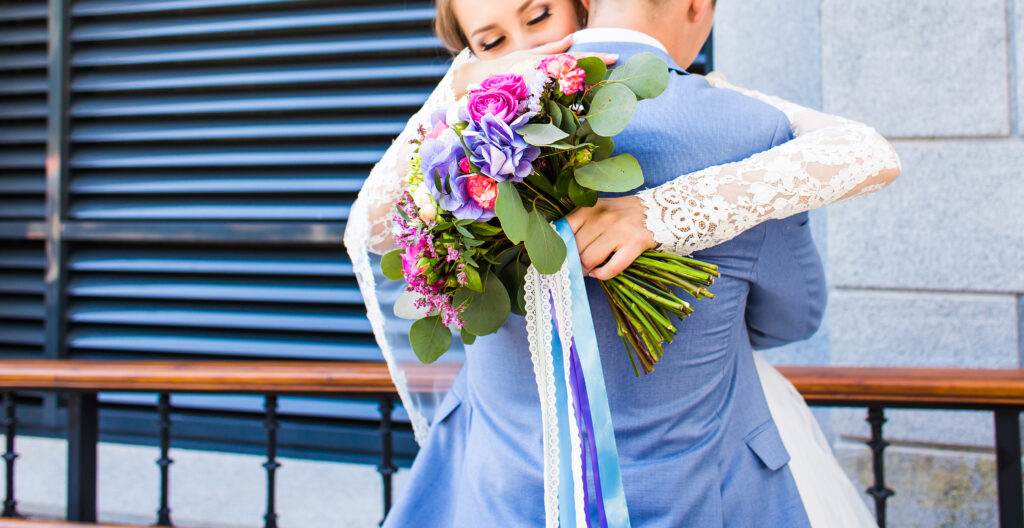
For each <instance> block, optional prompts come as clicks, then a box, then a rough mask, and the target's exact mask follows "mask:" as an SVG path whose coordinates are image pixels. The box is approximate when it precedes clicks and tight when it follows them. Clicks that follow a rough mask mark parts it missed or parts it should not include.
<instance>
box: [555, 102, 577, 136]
mask: <svg viewBox="0 0 1024 528" xmlns="http://www.w3.org/2000/svg"><path fill="white" fill-rule="evenodd" d="M561 109H562V124H561V125H559V128H561V129H562V130H564V131H566V132H567V133H569V134H570V135H571V134H575V133H576V129H577V128H579V126H580V121H579V119H576V114H574V113H572V110H569V108H567V107H565V106H562V107H561Z"/></svg>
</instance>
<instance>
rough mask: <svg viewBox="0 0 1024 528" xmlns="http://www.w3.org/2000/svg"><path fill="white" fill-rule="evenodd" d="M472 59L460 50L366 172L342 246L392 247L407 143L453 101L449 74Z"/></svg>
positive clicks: (377, 250)
mask: <svg viewBox="0 0 1024 528" xmlns="http://www.w3.org/2000/svg"><path fill="white" fill-rule="evenodd" d="M472 60H476V58H475V57H474V56H473V55H472V53H470V51H469V48H466V49H464V50H462V52H461V53H459V54H458V55H457V56H456V57H455V59H454V60H453V61H452V65H451V67H450V68H449V69H448V73H446V74H445V76H444V77H443V78H442V79H441V82H440V83H438V85H437V88H435V89H434V91H433V92H432V93H431V94H430V96H429V97H428V98H427V101H426V102H425V103H424V104H423V107H422V108H420V109H419V111H417V112H416V113H415V114H413V116H412V117H411V118H410V119H409V122H408V123H407V124H406V125H405V129H404V130H402V133H401V134H399V135H398V137H397V138H396V139H395V140H394V142H392V143H391V146H389V147H388V149H387V151H385V152H384V156H383V157H382V158H381V160H380V161H379V162H377V164H376V165H374V166H373V169H372V170H370V175H369V176H368V177H367V178H366V181H365V182H364V183H363V188H362V189H361V190H360V191H359V196H357V197H356V201H355V203H353V204H352V209H351V211H350V212H349V222H348V226H346V228H345V245H347V246H349V247H358V245H361V244H365V245H366V246H367V247H368V248H369V250H370V251H372V252H373V253H377V254H383V253H386V252H387V251H388V250H390V249H393V248H394V242H393V241H392V239H391V225H392V220H391V219H392V216H393V215H394V212H395V210H394V209H395V208H394V205H395V203H396V202H397V201H398V199H399V198H400V197H401V196H402V192H403V191H404V190H405V183H404V181H403V179H404V177H405V171H406V169H407V166H406V163H407V162H408V161H409V157H410V156H411V155H412V151H413V149H414V146H413V145H412V144H411V143H410V140H412V139H414V138H415V137H416V135H417V134H418V131H419V128H420V127H421V126H429V124H430V123H428V121H429V120H430V115H431V114H433V113H434V112H435V111H436V110H439V109H442V108H446V107H447V106H449V105H451V104H452V103H454V102H455V90H454V87H453V86H452V75H453V72H454V71H455V70H456V69H457V68H458V67H459V66H462V65H463V64H465V63H467V62H469V61H472ZM351 244H357V246H352V245H351Z"/></svg>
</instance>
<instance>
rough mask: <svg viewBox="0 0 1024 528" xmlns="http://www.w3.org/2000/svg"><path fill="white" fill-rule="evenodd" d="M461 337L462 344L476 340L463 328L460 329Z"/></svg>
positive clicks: (470, 343)
mask: <svg viewBox="0 0 1024 528" xmlns="http://www.w3.org/2000/svg"><path fill="white" fill-rule="evenodd" d="M459 337H461V338H462V344H463V345H472V344H473V343H474V342H476V336H475V335H473V334H471V333H469V332H467V331H466V329H465V328H463V329H462V333H461V334H460V335H459Z"/></svg>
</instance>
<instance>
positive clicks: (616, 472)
mask: <svg viewBox="0 0 1024 528" xmlns="http://www.w3.org/2000/svg"><path fill="white" fill-rule="evenodd" d="M555 230H556V231H557V232H558V235H559V236H560V237H562V240H563V241H564V242H565V246H566V260H567V263H568V268H569V283H570V292H571V297H572V331H573V341H574V343H575V348H576V351H577V353H578V355H579V362H580V367H581V369H582V373H583V378H584V380H585V384H586V392H587V398H588V399H589V403H590V411H591V419H592V423H593V431H590V432H589V434H590V435H592V437H593V439H594V442H595V444H596V451H597V462H598V473H599V475H598V476H599V478H598V479H595V482H599V485H600V491H601V493H600V495H599V496H601V497H602V498H603V499H604V510H605V515H606V518H607V522H608V527H609V528H629V526H630V524H629V510H628V508H627V507H626V494H625V490H624V489H623V486H622V471H621V469H620V467H619V452H618V449H617V448H616V446H615V431H614V429H613V427H612V416H611V410H610V408H609V406H608V392H607V390H606V389H605V384H604V371H603V370H602V368H601V355H600V352H599V349H598V346H597V332H596V331H595V330H594V320H593V317H592V316H591V314H590V301H589V300H588V298H587V289H586V284H585V283H584V282H583V265H582V264H581V263H580V258H579V250H578V249H577V247H576V236H575V234H574V233H573V232H572V228H571V227H569V223H568V222H566V221H565V219H560V220H558V221H556V222H555ZM563 353H564V351H563V350H562V347H561V344H560V342H559V339H558V336H557V333H556V335H554V337H553V340H552V356H553V360H554V367H555V386H556V388H555V392H556V395H557V397H558V402H559V405H558V423H559V444H560V449H559V453H560V456H561V463H560V467H561V469H560V474H561V475H562V478H561V479H560V487H559V501H558V502H559V510H561V512H560V516H559V519H560V521H561V523H562V524H561V526H562V527H563V528H575V526H576V525H575V522H574V521H575V515H572V514H569V515H567V514H566V510H574V509H575V501H574V500H573V494H574V493H573V486H572V477H571V475H572V464H573V463H576V461H574V460H572V449H571V447H570V446H571V444H569V443H567V442H570V441H571V439H570V437H569V427H568V423H569V422H568V420H569V417H568V404H567V402H568V400H567V399H565V398H567V391H568V390H569V388H568V387H567V386H566V383H565V375H564V363H563V358H562V355H563ZM585 448H586V447H584V449H585ZM567 482H568V486H566V483H567ZM584 485H586V483H584ZM588 525H589V523H588Z"/></svg>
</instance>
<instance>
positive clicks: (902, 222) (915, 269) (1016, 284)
mask: <svg viewBox="0 0 1024 528" xmlns="http://www.w3.org/2000/svg"><path fill="white" fill-rule="evenodd" d="M894 145H895V147H896V150H897V151H898V152H899V155H900V158H901V161H902V165H903V173H902V174H901V176H900V177H899V179H897V180H896V181H895V182H894V183H893V184H892V185H890V186H889V187H888V188H886V189H883V190H881V191H879V192H878V193H876V194H873V195H870V196H865V197H861V198H857V199H855V200H850V201H848V202H844V203H840V204H835V205H833V206H831V207H829V218H828V250H829V279H830V283H832V284H833V285H835V286H840V287H841V286H854V287H879V288H900V289H926V290H976V291H995V292H1024V273H1022V272H1021V264H1020V263H1021V262H1022V261H1024V208H1022V205H1021V204H1024V142H1022V141H1021V140H1018V139H1012V140H970V141H896V142H894Z"/></svg>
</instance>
